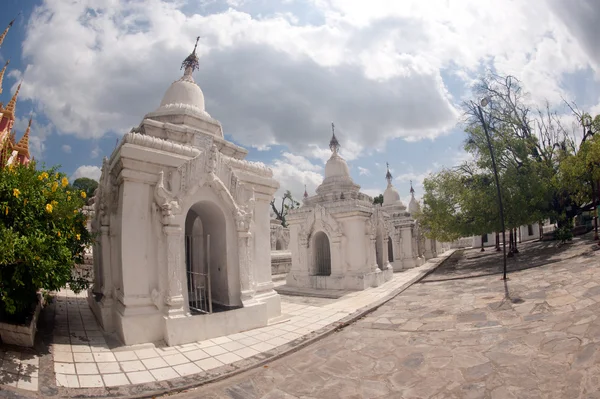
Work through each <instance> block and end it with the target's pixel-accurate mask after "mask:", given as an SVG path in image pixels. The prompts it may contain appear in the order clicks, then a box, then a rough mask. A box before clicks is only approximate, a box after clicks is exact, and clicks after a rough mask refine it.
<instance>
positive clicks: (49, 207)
mask: <svg viewBox="0 0 600 399" xmlns="http://www.w3.org/2000/svg"><path fill="white" fill-rule="evenodd" d="M46 212H48V213H52V205H50V204H46Z"/></svg>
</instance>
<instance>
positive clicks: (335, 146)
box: [329, 122, 340, 154]
mask: <svg viewBox="0 0 600 399" xmlns="http://www.w3.org/2000/svg"><path fill="white" fill-rule="evenodd" d="M331 133H332V136H331V140H330V141H329V149H330V150H331V152H333V153H334V154H337V153H338V151H339V150H340V143H339V141H338V139H337V137H335V125H334V124H333V122H331Z"/></svg>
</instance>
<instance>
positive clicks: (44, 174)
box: [38, 172, 48, 180]
mask: <svg viewBox="0 0 600 399" xmlns="http://www.w3.org/2000/svg"><path fill="white" fill-rule="evenodd" d="M40 177H41V178H40ZM40 177H38V179H40V180H44V179H47V178H48V173H46V172H42V174H41V175H40Z"/></svg>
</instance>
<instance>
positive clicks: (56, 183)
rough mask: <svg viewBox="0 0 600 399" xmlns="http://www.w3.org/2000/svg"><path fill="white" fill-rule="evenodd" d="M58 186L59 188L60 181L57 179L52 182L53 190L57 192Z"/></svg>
mask: <svg viewBox="0 0 600 399" xmlns="http://www.w3.org/2000/svg"><path fill="white" fill-rule="evenodd" d="M57 188H58V182H56V181H55V182H54V183H52V192H55V191H56V189H57Z"/></svg>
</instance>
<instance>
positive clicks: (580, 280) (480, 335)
mask: <svg viewBox="0 0 600 399" xmlns="http://www.w3.org/2000/svg"><path fill="white" fill-rule="evenodd" d="M520 249H521V251H522V255H519V256H522V259H534V258H539V257H544V256H546V255H544V254H543V253H542V252H539V246H538V244H535V245H523V246H522V247H521V248H520ZM464 255H465V256H464V257H463V259H461V260H460V261H458V262H455V263H454V264H453V263H452V262H446V263H444V265H442V266H441V267H440V270H439V271H436V273H433V274H431V275H430V276H429V277H428V278H427V279H426V281H425V282H422V283H420V284H416V285H413V286H411V287H410V288H409V289H408V290H406V291H404V292H403V293H402V295H399V296H397V297H395V298H394V299H393V300H391V301H389V302H387V303H386V304H385V305H383V306H381V307H380V308H379V309H378V310H376V311H375V312H373V313H371V314H370V315H368V316H367V317H364V318H363V319H361V320H360V321H358V322H357V323H355V324H353V325H351V326H349V327H347V328H344V329H342V330H340V331H339V332H336V333H335V334H333V335H330V336H328V337H326V338H324V339H322V340H320V341H319V342H317V343H315V344H313V345H310V346H308V347H306V348H304V349H302V350H300V351H298V352H296V353H294V354H291V355H289V356H286V357H284V358H281V359H279V360H276V361H274V362H271V363H269V364H268V365H266V366H265V367H263V368H259V369H254V370H251V371H248V372H245V373H242V374H239V375H237V376H234V377H232V378H229V379H226V380H224V381H221V382H218V383H215V384H209V385H207V386H204V387H200V388H198V389H196V390H192V391H189V392H186V393H181V394H179V395H176V396H174V398H177V399H184V398H185V399H188V398H189V399H191V398H198V397H202V398H203V399H217V398H244V399H258V398H261V399H297V398H302V399H314V398H323V399H330V398H332V399H333V398H348V399H350V398H356V399H358V398H389V399H393V398H398V399H399V398H407V399H408V398H429V399H442V398H443V399H453V398H473V399H474V398H490V399H504V398H519V399H527V398H532V399H533V398H535V399H538V398H557V399H558V398H560V399H565V398H568V399H575V398H586V399H591V398H600V252H594V251H592V250H591V245H590V243H589V242H582V241H577V240H576V241H574V244H572V245H570V246H566V247H564V248H562V249H561V250H560V251H556V252H554V254H553V255H552V256H553V257H554V258H553V259H552V262H553V263H551V264H550V265H548V266H541V267H536V268H529V269H526V270H522V271H518V272H514V273H511V274H510V275H509V277H510V279H509V281H508V283H507V285H505V284H504V283H503V281H502V280H501V279H500V278H499V277H500V275H498V274H495V275H489V273H483V274H487V275H484V276H481V274H482V273H478V271H477V268H476V267H475V266H474V264H473V258H474V257H478V256H480V255H481V254H479V253H478V252H477V250H468V251H465V253H464ZM490 256H494V255H491V254H490ZM479 259H480V261H481V262H482V264H484V263H485V262H486V261H487V260H484V259H482V258H479ZM489 259H491V258H489ZM451 260H452V259H451ZM518 262H520V260H514V264H513V267H516V264H517V263H518ZM495 264H496V266H495V267H496V268H498V262H497V260H496V262H495ZM500 265H501V262H500ZM522 266H524V267H527V265H526V264H523V265H522ZM448 268H449V269H453V270H454V271H457V270H459V271H460V270H462V272H457V273H452V274H453V275H452V278H453V279H452V280H448V273H447V272H448ZM483 268H484V269H486V268H487V266H485V265H484V267H483ZM496 271H497V270H496ZM475 276H479V277H475ZM440 279H441V280H444V281H435V280H440ZM427 281H429V282H427ZM325 306H328V305H325Z"/></svg>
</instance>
